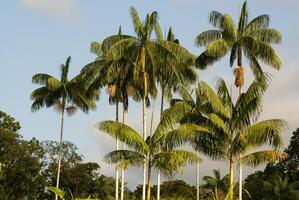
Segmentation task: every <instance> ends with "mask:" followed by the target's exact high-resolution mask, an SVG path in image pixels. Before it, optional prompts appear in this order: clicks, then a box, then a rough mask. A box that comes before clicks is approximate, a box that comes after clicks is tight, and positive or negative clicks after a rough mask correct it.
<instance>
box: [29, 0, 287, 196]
mask: <svg viewBox="0 0 299 200" xmlns="http://www.w3.org/2000/svg"><path fill="white" fill-rule="evenodd" d="M130 15H131V18H132V21H133V27H134V31H135V34H136V35H135V36H131V35H124V34H122V30H121V27H120V28H119V31H118V33H117V34H115V35H112V36H109V37H107V38H105V39H104V40H103V41H102V42H101V43H99V42H93V43H92V44H91V52H92V53H94V54H96V56H97V58H96V60H95V61H93V62H91V63H89V64H87V65H86V66H85V67H83V69H82V71H81V73H80V74H79V75H78V76H75V77H74V78H72V79H71V80H69V79H68V71H69V64H70V58H68V59H67V61H66V63H65V64H64V65H61V68H60V70H61V77H60V80H59V79H56V78H54V77H53V76H51V75H48V74H36V75H34V76H33V78H32V81H33V82H34V83H38V84H41V85H42V87H40V88H38V89H36V90H34V91H33V92H32V94H31V97H32V99H33V101H34V102H33V104H32V110H33V111H35V110H38V109H40V108H42V107H43V106H46V107H54V108H55V110H56V111H58V112H60V113H61V135H60V146H61V143H62V140H63V122H64V114H65V112H66V113H67V114H69V115H70V114H74V113H75V111H76V110H77V108H79V109H81V110H82V111H84V112H88V111H89V110H90V109H95V108H96V104H95V101H96V100H98V99H99V96H100V90H101V89H102V88H104V87H106V88H107V92H108V94H109V102H110V103H111V104H114V105H115V106H116V120H115V121H101V122H99V123H97V124H96V126H97V127H98V129H99V130H101V131H103V132H105V133H107V134H109V135H110V136H112V137H114V138H115V139H116V150H115V151H112V152H110V153H109V154H107V155H106V156H105V160H106V161H107V162H109V163H114V164H116V165H117V166H116V194H115V198H116V199H118V198H119V191H118V188H119V185H118V184H119V175H120V174H119V172H120V171H119V170H121V176H122V181H121V192H120V199H121V200H123V198H124V197H123V192H124V185H123V184H124V170H125V169H126V168H127V167H128V166H143V169H144V170H143V190H142V200H145V199H146V195H147V199H148V200H149V199H150V198H151V193H150V185H151V173H152V168H156V169H157V172H158V174H157V175H158V187H157V188H158V191H157V199H158V200H159V199H160V187H159V186H160V174H161V173H162V174H164V175H166V176H171V175H173V174H174V173H175V172H178V171H180V170H181V169H182V167H184V166H186V165H187V164H190V163H197V175H198V176H199V172H198V169H199V167H198V165H199V162H200V158H199V156H198V154H199V153H202V154H204V155H207V156H209V157H211V158H212V159H221V160H227V161H229V163H230V164H229V172H230V173H229V183H230V187H231V190H233V186H234V168H235V165H236V164H237V166H238V168H239V170H240V171H239V199H242V165H251V166H256V165H258V164H261V163H265V162H269V161H274V160H277V159H279V158H280V157H281V156H285V155H284V154H282V153H280V152H279V151H278V149H279V147H281V145H282V140H281V133H282V132H283V130H284V128H285V127H286V123H285V122H284V121H283V120H280V119H270V120H266V121H260V122H257V118H258V116H259V114H260V112H261V108H262V95H263V93H264V92H265V90H266V89H267V86H268V84H269V76H268V75H267V74H266V73H264V72H263V70H262V67H261V65H260V61H262V62H263V63H265V64H267V65H269V66H271V67H273V68H275V69H279V67H280V65H281V61H280V59H279V58H278V56H277V55H276V53H275V51H274V49H273V48H272V47H271V44H276V43H279V42H280V41H281V35H280V33H279V32H278V31H277V30H275V29H272V28H269V16H268V15H260V16H258V17H256V18H254V19H253V20H251V21H249V20H248V9H247V2H246V1H245V2H244V4H243V7H242V9H241V14H240V17H239V22H238V24H237V25H236V24H235V23H234V21H233V20H232V18H231V16H230V15H229V14H221V13H219V12H217V11H213V12H211V14H210V16H209V21H210V23H211V24H212V25H213V26H215V27H216V30H208V31H205V32H202V33H200V34H199V35H198V36H197V37H196V40H195V41H196V44H197V45H198V46H204V47H205V50H204V52H203V53H202V54H200V55H199V56H195V55H193V54H192V53H190V52H189V51H188V50H187V49H185V48H183V47H182V46H181V45H180V43H179V40H178V39H176V38H175V36H174V34H173V31H172V29H171V28H170V29H169V31H168V35H167V37H166V38H164V37H163V34H162V31H161V28H160V25H159V23H158V13H157V12H152V13H150V14H147V15H146V17H145V19H144V20H143V21H142V20H141V19H140V17H139V15H138V13H137V11H136V10H135V8H133V7H132V8H131V9H130ZM153 34H155V37H152V35H153ZM227 53H230V66H233V65H234V62H235V60H237V67H236V68H235V69H234V70H233V71H234V75H235V86H236V87H237V88H239V96H238V98H237V100H236V101H233V98H232V95H231V93H230V92H229V89H228V87H227V85H226V83H225V82H224V80H222V79H219V80H218V81H217V84H216V91H215V90H213V89H212V88H211V87H210V86H209V85H208V84H207V83H205V82H203V81H200V82H198V83H197V85H196V87H194V85H195V83H196V82H197V73H196V69H195V68H199V69H205V68H206V67H207V66H209V65H212V64H213V63H215V62H216V61H218V60H220V59H221V58H222V57H224V56H225V55H226V54H227ZM243 56H246V58H247V59H248V60H249V66H250V68H251V70H252V71H253V73H254V76H255V80H254V81H253V82H252V83H251V84H250V86H249V87H248V89H247V90H246V91H245V92H243V91H242V88H243V86H244V66H243V62H242V61H243V59H242V57H243ZM192 86H193V87H194V88H193V90H190V89H191V88H192ZM158 89H160V91H161V109H160V110H161V111H160V122H159V124H158V126H157V127H156V129H155V130H153V124H152V123H153V119H152V120H151V123H150V126H148V123H147V113H146V111H147V109H146V108H147V107H148V106H150V103H151V100H155V98H156V96H157V93H158ZM174 93H177V94H179V96H180V98H177V99H173V97H172V95H173V94H174ZM129 97H132V98H133V99H134V100H135V101H138V102H140V101H141V102H142V114H143V116H142V125H143V129H142V133H138V132H137V131H135V130H134V129H132V128H131V127H129V126H128V125H126V124H125V113H126V112H127V111H128V106H129ZM165 100H168V101H169V100H170V107H169V108H167V109H164V101H165ZM120 103H121V104H122V107H123V108H122V111H123V113H122V122H120V121H119V104H120ZM153 116H154V114H153V113H152V118H153ZM148 129H150V133H149V134H148V133H147V130H148ZM141 135H142V136H141ZM120 142H122V145H121V143H120ZM185 144H190V146H192V147H193V149H194V150H195V152H196V153H193V152H191V151H186V150H182V149H181V148H180V149H178V147H181V146H182V145H185ZM261 146H269V149H266V150H256V148H258V147H261ZM61 157H62V155H61V149H60V154H59V159H58V170H57V184H56V187H57V188H59V175H60V165H61ZM197 180H198V178H197ZM146 185H147V189H146ZM215 192H217V190H215ZM216 196H217V195H216ZM199 198H200V194H199V181H197V199H199ZM230 198H231V199H233V198H234V195H233V193H232V195H231V197H230ZM56 199H58V196H56Z"/></svg>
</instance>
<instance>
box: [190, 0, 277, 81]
mask: <svg viewBox="0 0 299 200" xmlns="http://www.w3.org/2000/svg"><path fill="white" fill-rule="evenodd" d="M209 22H210V23H211V24H212V25H213V26H214V27H215V28H216V29H215V30H208V31H205V32H202V33H200V34H199V35H198V36H197V37H196V41H195V43H196V44H197V45H198V46H205V47H206V50H205V51H204V52H203V53H202V54H201V55H200V56H199V57H198V58H197V59H196V66H197V67H199V68H200V69H205V68H206V67H207V66H208V65H211V64H213V63H215V62H216V61H218V60H220V59H221V58H222V57H224V56H225V55H226V54H227V53H228V52H229V51H230V66H233V64H234V62H235V60H236V59H238V66H242V60H241V58H242V53H244V55H245V56H246V57H248V58H249V61H250V67H251V69H252V71H253V72H254V75H255V76H256V77H261V75H262V72H263V71H262V69H261V66H260V65H259V63H258V62H257V60H261V61H263V62H264V63H265V64H268V65H269V66H271V67H273V68H274V69H279V68H280V66H281V61H280V59H279V57H278V56H277V55H276V53H275V51H274V49H273V47H271V44H278V43H280V42H281V40H282V37H281V34H280V32H279V31H277V30H276V29H273V28H270V27H269V24H270V17H269V15H259V16H257V17H255V18H254V19H252V20H251V21H249V18H248V8H247V1H245V2H244V4H243V6H242V9H241V13H240V17H239V21H238V24H235V23H234V21H233V19H232V18H231V16H230V15H229V14H222V13H219V12H217V11H212V12H211V13H210V16H209Z"/></svg>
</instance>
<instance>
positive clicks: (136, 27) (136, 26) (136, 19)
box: [130, 7, 143, 37]
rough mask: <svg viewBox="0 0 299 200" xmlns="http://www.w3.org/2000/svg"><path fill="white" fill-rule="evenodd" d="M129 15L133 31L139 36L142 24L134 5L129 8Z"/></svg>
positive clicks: (141, 32)
mask: <svg viewBox="0 0 299 200" xmlns="http://www.w3.org/2000/svg"><path fill="white" fill-rule="evenodd" d="M130 15H131V18H132V21H133V26H134V31H135V33H136V34H137V35H138V36H139V37H141V36H142V35H143V26H142V22H141V20H140V18H139V15H138V12H137V10H136V9H135V8H134V7H131V8H130Z"/></svg>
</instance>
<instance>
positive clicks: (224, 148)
mask: <svg viewBox="0 0 299 200" xmlns="http://www.w3.org/2000/svg"><path fill="white" fill-rule="evenodd" d="M216 88H217V91H216V92H214V90H213V89H211V88H210V86H209V85H208V84H206V83H204V82H200V83H199V84H198V87H197V88H196V89H195V100H193V98H192V96H191V95H186V92H185V93H183V99H182V100H176V101H175V103H174V104H173V106H172V107H171V108H170V109H168V110H166V112H167V113H171V112H178V111H180V112H182V113H179V114H178V113H177V114H176V116H179V117H177V118H178V119H181V120H180V123H181V124H184V125H187V126H189V132H191V133H192V132H193V135H194V134H195V135H194V136H193V137H190V135H184V134H179V133H178V132H177V133H176V135H174V136H175V137H178V138H179V139H177V140H176V141H181V142H185V141H188V140H189V142H191V143H192V144H193V145H194V146H195V148H197V149H200V150H203V152H204V153H206V154H208V155H209V156H212V158H219V157H222V158H234V159H237V158H238V156H239V155H241V154H242V155H246V156H244V158H243V162H244V163H245V164H248V165H254V166H255V165H257V164H261V163H263V162H266V161H273V160H274V159H278V158H280V157H281V156H284V155H282V154H279V153H277V151H274V150H273V151H262V152H255V153H254V152H252V151H253V150H254V148H256V147H260V146H263V145H268V146H270V147H272V148H275V149H277V148H279V147H281V146H282V139H281V133H282V132H283V130H284V129H285V127H286V122H285V121H284V120H281V119H269V120H264V121H260V122H256V120H257V118H258V116H259V114H260V112H261V106H262V103H261V98H262V94H263V93H264V92H265V90H266V88H267V86H266V84H264V85H263V84H261V83H260V82H259V81H257V80H256V81H254V82H253V83H252V84H251V85H250V86H249V88H248V90H247V91H246V92H245V93H243V94H242V95H241V96H240V97H239V98H238V99H237V101H236V102H233V101H232V98H231V96H230V94H229V90H228V88H227V86H226V84H225V82H224V80H222V79H219V80H218V81H217V87H216ZM190 123H191V124H193V126H194V127H193V128H191V126H190ZM198 130H201V132H202V131H204V132H206V133H207V134H197V133H198ZM191 135H192V134H191ZM197 135H199V136H197ZM203 136H204V137H203ZM179 145H180V144H179Z"/></svg>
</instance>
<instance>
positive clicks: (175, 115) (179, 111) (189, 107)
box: [164, 87, 213, 200]
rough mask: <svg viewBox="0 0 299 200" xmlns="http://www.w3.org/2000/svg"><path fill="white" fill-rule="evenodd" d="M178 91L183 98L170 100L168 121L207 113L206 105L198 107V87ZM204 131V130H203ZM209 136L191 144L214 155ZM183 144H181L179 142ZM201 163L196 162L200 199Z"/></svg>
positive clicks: (166, 112)
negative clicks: (211, 151)
mask: <svg viewBox="0 0 299 200" xmlns="http://www.w3.org/2000/svg"><path fill="white" fill-rule="evenodd" d="M177 90H178V92H179V94H180V97H181V99H172V100H171V101H170V105H171V108H169V109H166V110H165V111H164V113H165V115H166V117H167V118H168V120H167V121H169V122H168V123H175V122H183V121H184V117H185V115H187V114H192V113H193V114H195V115H196V114H204V113H206V111H205V110H204V108H205V105H203V106H201V107H198V106H199V105H200V104H199V103H200V102H199V98H198V96H199V95H198V94H199V93H198V92H199V91H198V89H195V91H194V90H192V91H191V93H189V91H188V90H187V89H186V88H184V87H179V88H178V89H177ZM193 92H195V93H196V95H197V96H196V99H194V98H193V97H192V93H193ZM168 116H172V118H169V117H168ZM190 130H192V127H190ZM201 133H202V132H201ZM184 137H187V138H188V139H190V138H189V137H190V136H189V135H184ZM206 139H207V138H202V139H200V140H201V145H199V144H198V143H196V144H195V143H194V142H191V145H192V146H193V148H194V150H195V151H197V152H198V153H200V152H202V153H204V154H205V155H207V156H212V158H213V155H211V154H210V150H209V148H208V147H207V146H206V141H205V140H206ZM198 142H199V140H198ZM179 145H181V144H179ZM199 169H200V163H199V162H197V163H196V199H197V200H199V199H200V183H199V182H200V176H199V174H200V172H199Z"/></svg>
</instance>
